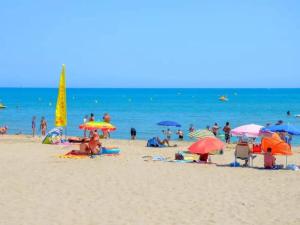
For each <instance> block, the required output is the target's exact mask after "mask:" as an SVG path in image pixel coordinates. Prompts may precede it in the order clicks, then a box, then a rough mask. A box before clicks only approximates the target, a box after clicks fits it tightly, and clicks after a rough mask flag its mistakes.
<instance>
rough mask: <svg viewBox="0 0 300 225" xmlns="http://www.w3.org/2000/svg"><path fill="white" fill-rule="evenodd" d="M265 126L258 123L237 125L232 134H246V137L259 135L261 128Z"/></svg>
mask: <svg viewBox="0 0 300 225" xmlns="http://www.w3.org/2000/svg"><path fill="white" fill-rule="evenodd" d="M262 128H263V126H260V125H256V124H246V125H243V126H240V127H236V128H234V129H232V130H231V135H232V136H239V137H241V136H246V137H258V136H259V135H260V130H261V129H262Z"/></svg>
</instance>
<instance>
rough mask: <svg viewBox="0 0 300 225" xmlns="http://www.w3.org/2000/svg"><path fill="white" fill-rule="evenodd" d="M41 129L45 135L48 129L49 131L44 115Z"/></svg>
mask: <svg viewBox="0 0 300 225" xmlns="http://www.w3.org/2000/svg"><path fill="white" fill-rule="evenodd" d="M40 129H41V131H42V136H45V135H46V131H47V122H46V120H45V117H42V120H41V125H40Z"/></svg>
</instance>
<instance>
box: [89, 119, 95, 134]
mask: <svg viewBox="0 0 300 225" xmlns="http://www.w3.org/2000/svg"><path fill="white" fill-rule="evenodd" d="M93 121H95V116H94V113H91V116H90V118H89V122H93ZM92 135H93V132H92V131H90V136H89V137H92Z"/></svg>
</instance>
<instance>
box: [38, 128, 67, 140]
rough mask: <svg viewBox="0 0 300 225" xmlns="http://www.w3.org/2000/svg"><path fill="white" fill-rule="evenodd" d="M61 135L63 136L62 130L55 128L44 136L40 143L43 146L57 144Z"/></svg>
mask: <svg viewBox="0 0 300 225" xmlns="http://www.w3.org/2000/svg"><path fill="white" fill-rule="evenodd" d="M62 134H63V128H62V127H55V128H53V129H52V130H50V131H49V132H48V133H47V134H46V136H45V137H44V139H43V140H42V143H43V144H56V143H59V142H60V141H61V139H62Z"/></svg>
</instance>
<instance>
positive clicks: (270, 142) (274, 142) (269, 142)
mask: <svg viewBox="0 0 300 225" xmlns="http://www.w3.org/2000/svg"><path fill="white" fill-rule="evenodd" d="M268 148H271V149H272V154H273V155H286V156H287V155H292V154H293V153H292V150H291V146H290V145H289V144H287V143H286V142H285V141H283V140H282V139H281V138H280V137H279V135H278V134H276V133H274V134H272V136H271V137H264V138H262V140H261V149H262V150H263V152H267V149H268Z"/></svg>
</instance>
